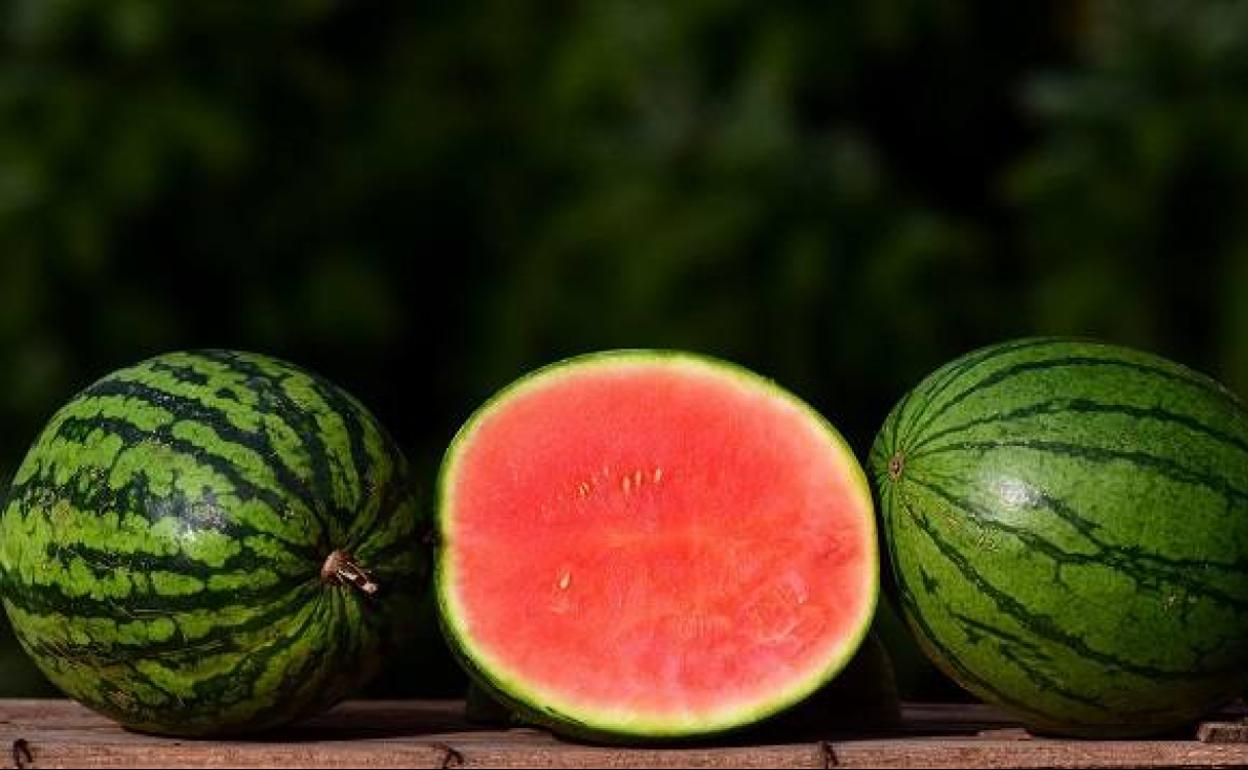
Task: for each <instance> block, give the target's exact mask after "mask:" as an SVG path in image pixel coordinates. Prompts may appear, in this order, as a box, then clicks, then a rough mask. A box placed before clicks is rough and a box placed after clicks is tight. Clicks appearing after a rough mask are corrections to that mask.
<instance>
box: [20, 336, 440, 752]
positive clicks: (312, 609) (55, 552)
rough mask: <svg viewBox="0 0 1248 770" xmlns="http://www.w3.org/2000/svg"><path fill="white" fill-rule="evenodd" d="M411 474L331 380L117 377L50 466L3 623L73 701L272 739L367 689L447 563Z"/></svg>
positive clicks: (237, 359)
mask: <svg viewBox="0 0 1248 770" xmlns="http://www.w3.org/2000/svg"><path fill="white" fill-rule="evenodd" d="M423 526H424V525H423V523H422V521H421V520H420V517H419V513H418V508H417V506H416V504H415V501H414V499H413V496H412V485H411V479H410V475H409V472H408V469H407V465H406V463H405V461H404V459H403V457H402V455H401V453H400V451H399V449H398V448H397V447H396V446H395V444H394V442H393V441H392V440H391V439H390V438H389V437H388V436H387V435H386V433H385V431H384V430H383V429H382V428H381V427H380V426H379V425H378V424H377V422H376V420H375V419H374V418H373V417H372V416H371V415H370V414H369V413H368V412H367V411H366V410H365V409H364V407H362V406H361V405H360V404H359V403H358V402H357V401H355V400H354V399H353V398H351V397H350V396H349V395H347V394H346V393H344V392H343V391H341V390H339V389H338V388H337V387H335V386H334V385H332V384H331V383H329V382H327V381H326V380H324V379H322V378H320V377H317V376H315V375H313V374H310V373H308V372H305V371H303V370H300V369H298V368H296V367H294V366H292V365H290V364H287V363H283V362H281V361H277V360H274V359H272V358H267V357H264V356H259V355H253V354H247V353H238V352H228V351H215V350H210V351H199V352H193V353H174V354H170V355H165V356H161V357H158V358H154V359H151V360H149V361H145V362H143V363H141V364H138V365H137V366H133V367H131V368H128V369H123V370H121V371H118V372H116V373H114V374H111V375H109V376H108V377H105V378H104V379H102V380H100V381H99V382H97V383H95V384H94V385H92V386H90V387H89V388H87V389H86V390H85V391H83V392H82V393H81V394H79V395H78V396H77V397H76V398H74V399H73V400H72V401H70V402H69V403H68V404H67V405H66V406H65V407H64V408H62V409H61V410H60V411H59V412H58V413H57V414H56V415H55V416H54V417H53V418H52V420H51V422H50V423H49V424H48V426H47V428H46V429H45V430H44V432H43V434H42V435H41V436H40V437H39V439H38V441H37V442H36V443H35V445H34V447H33V448H32V449H31V450H30V453H29V454H28V455H27V457H26V459H25V461H24V463H23V464H22V465H21V467H20V469H19V470H18V472H17V475H16V477H15V479H14V482H13V485H12V488H11V490H10V494H9V497H8V500H7V504H6V506H5V508H4V511H3V515H2V517H0V577H2V578H3V589H4V591H3V602H4V606H5V609H6V610H7V612H8V615H9V618H10V620H11V621H12V623H13V627H14V629H15V631H16V634H17V636H18V639H19V640H20V642H21V644H22V646H23V647H24V648H25V649H26V651H27V652H28V653H30V655H31V656H32V657H33V658H34V659H35V661H36V662H37V663H38V664H39V666H40V668H42V670H43V671H44V673H45V674H47V676H48V677H49V678H50V679H51V680H52V681H53V682H54V683H56V684H57V685H58V686H59V687H60V688H61V689H62V690H64V691H65V692H66V693H67V694H69V695H70V696H72V697H74V698H76V699H78V700H80V701H82V702H83V703H85V704H86V705H88V706H90V707H91V708H94V709H96V710H97V711H100V712H101V713H103V714H106V715H108V716H110V717H112V718H114V719H116V720H118V721H120V722H122V723H123V724H125V725H127V726H129V727H131V728H134V729H137V730H142V731H148V732H156V733H165V734H173V735H188V736H195V735H210V734H228V733H238V732H247V731H254V730H261V729H265V728H269V727H273V726H276V725H280V724H283V723H286V722H289V721H291V720H294V719H297V718H299V717H302V716H306V715H309V714H312V713H314V712H316V711H319V710H321V709H324V708H326V707H328V706H329V705H331V704H333V703H334V702H335V701H337V700H339V699H341V698H342V697H344V696H345V695H347V694H348V693H350V692H351V691H352V690H354V689H355V688H356V687H357V686H359V685H361V684H362V683H363V682H364V680H366V679H367V678H368V677H369V676H370V675H372V674H373V673H374V671H375V670H376V669H377V668H378V667H379V664H380V663H381V661H382V660H383V659H384V655H385V652H386V650H387V649H389V648H390V647H391V645H392V644H394V643H395V642H396V641H397V639H398V637H399V636H400V635H401V634H402V633H403V632H404V631H405V630H406V629H405V628H404V626H405V625H409V624H410V621H409V619H410V618H412V617H414V613H415V603H416V599H417V596H418V595H419V593H420V591H421V590H422V589H423V587H424V581H425V578H426V573H427V572H428V567H429V564H428V558H427V556H426V554H425V553H424V550H423V546H422V545H421V543H420V540H421V535H422V533H423Z"/></svg>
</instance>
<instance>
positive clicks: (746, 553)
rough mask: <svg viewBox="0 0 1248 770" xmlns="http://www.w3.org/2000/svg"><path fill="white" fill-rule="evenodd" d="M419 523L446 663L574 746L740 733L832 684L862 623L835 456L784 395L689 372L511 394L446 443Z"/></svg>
mask: <svg viewBox="0 0 1248 770" xmlns="http://www.w3.org/2000/svg"><path fill="white" fill-rule="evenodd" d="M439 519H440V528H441V552H440V556H439V564H438V592H439V601H440V603H441V607H442V610H443V623H444V627H445V629H446V631H447V634H448V637H449V639H450V641H451V643H452V645H453V646H454V647H455V648H456V649H457V651H458V653H459V654H460V655H461V657H462V658H463V659H464V660H465V662H466V663H467V666H468V668H469V670H470V671H472V672H473V673H474V674H475V675H476V677H477V678H478V679H479V680H481V681H482V683H483V684H484V685H486V686H487V687H488V688H489V689H490V690H491V691H493V692H495V693H496V694H498V695H500V696H501V697H502V698H503V699H505V700H506V701H507V702H509V703H511V704H512V705H513V706H515V707H518V708H519V709H521V710H522V712H524V713H527V714H528V715H529V716H530V717H532V718H534V719H538V720H540V721H544V722H546V723H549V724H552V726H554V727H556V728H559V727H564V728H567V729H568V730H570V731H573V732H589V733H602V734H618V735H636V736H655V737H660V736H681V735H696V734H702V733H707V732H713V731H718V730H723V729H728V728H731V727H736V726H740V725H744V724H749V723H752V722H755V721H758V720H759V719H761V718H763V717H766V716H768V715H770V714H772V713H775V712H776V711H779V710H780V709H782V708H784V707H785V706H787V705H790V704H792V703H794V702H796V701H798V700H800V699H801V698H802V697H804V696H805V695H808V694H809V693H811V692H812V691H814V690H815V689H816V688H818V687H819V686H820V685H821V684H823V683H824V682H826V681H827V680H828V679H830V678H831V677H832V676H833V675H835V673H836V672H837V671H839V670H840V668H841V667H842V666H844V664H845V663H846V662H847V661H848V660H849V658H850V657H851V656H852V655H853V653H854V652H855V650H856V649H857V647H858V645H859V643H860V641H861V640H862V637H863V635H864V634H865V633H866V630H867V626H868V625H869V623H870V619H871V616H872V612H873V610H874V606H875V597H876V591H877V584H878V581H877V554H876V541H875V531H874V523H873V512H872V506H871V498H870V494H869V492H868V488H867V484H866V481H865V479H864V476H863V474H862V471H861V469H860V467H859V466H858V464H857V462H856V461H855V459H854V457H853V455H852V453H851V452H850V451H849V450H848V449H847V448H846V446H845V445H844V443H843V442H842V440H841V439H840V437H839V435H838V434H837V433H836V432H835V431H834V430H833V429H832V428H831V427H830V426H829V425H828V424H827V423H826V422H825V421H824V420H823V419H822V418H821V417H819V416H818V415H817V414H816V413H815V412H814V411H813V410H811V409H810V408H809V407H808V406H806V405H805V404H803V403H802V402H800V401H799V400H798V399H797V398H795V397H794V396H792V395H790V394H788V393H786V392H785V391H783V390H781V389H780V388H778V387H776V386H775V385H774V384H772V383H770V382H769V381H767V380H764V379H762V378H760V377H758V376H756V375H753V374H751V373H749V372H747V371H745V370H743V369H740V368H738V367H735V366H731V365H728V364H724V363H722V362H717V361H713V360H710V359H705V358H702V357H695V356H690V355H685V354H674V353H660V352H645V351H638V352H615V353H604V354H596V355H592V356H587V357H582V358H579V359H573V360H572V361H569V362H565V363H562V364H558V365H555V366H553V367H548V368H546V369H543V370H541V371H539V372H537V373H536V374H534V375H530V376H529V377H527V378H524V379H522V380H521V381H519V382H518V383H516V384H515V385H513V386H512V387H510V388H508V389H507V390H505V391H503V393H501V394H499V396H497V397H496V398H495V399H493V400H492V401H491V402H490V403H488V404H487V405H486V406H485V407H483V408H482V409H481V410H480V411H479V412H478V413H477V414H476V415H474V416H473V418H472V419H470V420H469V422H468V424H467V425H465V427H464V428H463V430H461V432H460V434H459V436H458V437H457V438H456V440H455V442H454V443H453V444H452V446H451V449H450V450H449V451H448V454H447V458H446V461H445V463H444V466H443V473H442V479H441V485H440V501H439Z"/></svg>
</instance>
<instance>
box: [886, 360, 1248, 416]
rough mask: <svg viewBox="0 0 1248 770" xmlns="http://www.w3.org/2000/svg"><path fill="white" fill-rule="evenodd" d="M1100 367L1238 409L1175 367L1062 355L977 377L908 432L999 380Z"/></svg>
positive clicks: (1208, 383) (1209, 384) (1217, 389)
mask: <svg viewBox="0 0 1248 770" xmlns="http://www.w3.org/2000/svg"><path fill="white" fill-rule="evenodd" d="M1099 366H1107V367H1116V368H1121V369H1127V370H1130V371H1133V372H1138V373H1140V374H1147V375H1149V376H1152V377H1160V378H1162V379H1166V380H1170V381H1171V382H1177V383H1180V384H1183V385H1187V386H1189V387H1193V388H1196V389H1198V390H1201V391H1203V392H1205V393H1208V394H1212V395H1214V396H1216V397H1217V398H1218V399H1219V400H1221V401H1223V402H1229V403H1232V404H1235V405H1236V408H1239V407H1238V402H1237V401H1236V399H1235V397H1234V396H1233V395H1231V394H1230V393H1229V392H1227V391H1226V390H1225V389H1224V388H1222V387H1221V386H1220V385H1218V384H1217V383H1215V382H1213V381H1212V380H1209V379H1207V378H1205V377H1203V376H1201V375H1198V374H1196V373H1195V372H1190V371H1187V370H1182V369H1178V368H1177V367H1176V368H1175V369H1174V370H1171V369H1168V368H1163V367H1160V366H1151V365H1149V364H1141V363H1137V362H1134V361H1125V360H1123V359H1120V358H1098V357H1096V356H1064V357H1062V358H1052V359H1043V360H1039V361H1036V360H1029V361H1024V362H1021V363H1018V364H1014V365H1013V366H1007V367H1005V368H1004V369H998V370H996V371H994V372H992V373H991V374H989V375H987V376H985V377H984V378H983V379H980V380H978V381H977V382H975V383H974V384H972V385H970V386H969V387H967V388H966V389H965V390H962V391H959V392H958V394H957V395H955V396H953V397H952V398H950V399H949V400H948V401H946V402H945V403H944V404H942V405H941V406H940V407H939V408H937V409H935V410H934V411H933V412H932V413H931V414H930V416H929V417H928V418H927V419H926V420H925V421H924V422H923V424H922V425H917V426H916V427H915V429H914V430H913V431H911V432H910V433H911V435H919V436H921V435H923V434H924V433H926V432H927V429H928V428H930V427H931V425H932V424H933V423H934V422H935V421H936V420H938V419H939V418H940V417H941V416H942V415H944V414H945V413H947V412H948V411H949V410H950V409H952V408H953V407H955V406H957V405H958V404H960V403H962V402H963V401H965V400H966V399H968V398H970V397H971V396H973V395H975V394H977V393H982V392H983V391H985V390H988V389H990V388H993V387H995V386H997V385H1000V384H1001V383H1003V382H1006V381H1008V380H1011V379H1014V378H1015V377H1020V376H1022V375H1025V374H1034V373H1036V372H1044V371H1049V370H1053V369H1066V368H1075V367H1099Z"/></svg>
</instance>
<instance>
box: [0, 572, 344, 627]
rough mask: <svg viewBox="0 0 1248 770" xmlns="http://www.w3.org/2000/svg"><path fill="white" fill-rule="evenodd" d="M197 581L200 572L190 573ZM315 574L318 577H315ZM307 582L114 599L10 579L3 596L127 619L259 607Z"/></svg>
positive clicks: (48, 609)
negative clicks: (83, 594)
mask: <svg viewBox="0 0 1248 770" xmlns="http://www.w3.org/2000/svg"><path fill="white" fill-rule="evenodd" d="M188 577H194V578H196V579H197V580H203V581H204V582H205V583H206V578H205V576H204V575H203V574H191V575H188ZM318 577H319V576H318ZM307 585H319V579H317V578H312V579H308V578H304V579H303V580H300V581H282V582H280V583H277V584H275V585H272V586H267V587H265V588H260V589H255V588H229V589H211V588H208V587H206V586H205V588H203V589H201V590H200V591H197V592H195V593H190V594H158V593H137V592H134V591H132V592H131V593H130V594H128V595H126V596H122V597H118V598H108V599H96V598H94V597H92V596H74V595H71V594H69V593H68V592H67V591H66V590H65V587H64V586H61V585H59V584H57V583H40V584H38V585H30V584H27V583H23V582H19V581H17V580H14V581H13V582H12V584H10V586H9V591H8V593H7V594H6V595H5V599H6V600H8V601H11V602H12V603H13V604H15V605H17V606H18V607H20V608H22V609H23V610H25V611H26V612H29V613H32V614H41V615H46V614H60V615H65V616H66V617H71V618H85V617H92V618H100V619H106V620H115V621H123V622H129V621H133V620H138V619H140V618H142V617H143V613H153V617H155V616H156V615H171V614H174V613H179V612H194V611H196V610H212V609H220V608H224V607H231V606H261V605H263V604H266V603H268V602H272V601H277V600H278V599H280V598H282V597H284V596H286V595H287V594H289V593H290V592H291V591H295V590H298V589H300V588H301V587H303V586H307Z"/></svg>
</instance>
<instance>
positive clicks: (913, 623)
mask: <svg viewBox="0 0 1248 770" xmlns="http://www.w3.org/2000/svg"><path fill="white" fill-rule="evenodd" d="M885 489H887V494H888V496H889V498H890V500H889V502H888V503H887V504H886V505H884V506H883V508H884V512H885V516H886V517H888V518H889V519H891V518H893V517H894V516H895V515H896V514H895V513H893V511H894V510H896V509H895V507H894V502H893V500H892V498H895V497H900V492H898V491H897V489H896V487H895V486H892V485H889V486H887V487H885ZM903 505H905V507H906V509H907V510H909V506H908V505H906V504H905V503H904V501H903ZM911 515H913V514H911ZM895 526H896V525H895V523H893V522H891V521H890V522H889V525H888V528H889V529H890V530H892V529H893V528H894V527H895ZM894 541H895V538H891V537H890V538H887V539H886V541H885V542H886V543H887V547H888V551H889V563H890V564H892V565H893V574H894V575H895V577H896V584H897V593H898V598H899V599H900V603H901V606H902V609H903V610H904V611H905V617H906V620H907V621H908V622H909V624H910V627H911V628H912V629H913V630H914V632H915V633H916V634H918V635H919V636H921V637H922V639H923V641H924V642H925V643H926V644H927V645H928V646H929V647H931V648H932V649H933V650H935V651H936V653H937V656H938V658H939V660H940V661H941V662H942V663H943V664H944V665H946V666H949V667H950V668H951V669H953V673H954V674H955V675H956V676H955V678H956V679H957V680H958V681H959V682H961V683H962V684H964V685H965V686H968V687H971V688H972V689H978V690H979V692H981V693H983V694H985V695H992V696H993V697H995V698H996V699H997V700H998V701H999V702H1000V703H1002V704H1004V705H1006V706H1010V707H1013V708H1015V709H1018V710H1019V711H1022V712H1024V713H1028V712H1030V713H1041V714H1042V713H1043V712H1038V711H1036V710H1035V709H1034V708H1032V707H1031V706H1030V705H1028V704H1025V703H1022V702H1020V701H1017V700H1014V699H1013V698H1011V697H1010V696H1009V695H1008V694H1007V693H1004V692H1002V691H1000V690H998V689H997V688H996V687H994V686H993V685H992V684H990V683H989V682H988V681H987V680H985V679H983V678H982V677H980V676H979V675H978V674H976V673H975V672H974V671H972V670H971V669H969V668H967V667H966V666H965V665H964V664H963V663H962V661H961V658H960V656H959V655H957V654H956V653H955V652H954V651H953V650H951V649H949V648H948V647H946V646H945V645H944V644H943V643H941V642H940V641H939V640H940V635H939V634H937V633H936V630H935V629H934V628H932V626H931V624H930V623H928V621H927V617H926V614H925V613H924V612H923V610H922V608H921V607H920V605H919V602H918V599H917V598H916V597H915V595H914V592H913V591H912V590H911V588H910V584H909V582H908V581H907V580H906V576H905V574H904V573H902V571H901V561H900V559H898V556H897V550H896V543H895V542H894ZM454 649H455V648H454V645H452V650H454Z"/></svg>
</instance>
